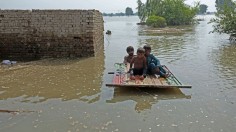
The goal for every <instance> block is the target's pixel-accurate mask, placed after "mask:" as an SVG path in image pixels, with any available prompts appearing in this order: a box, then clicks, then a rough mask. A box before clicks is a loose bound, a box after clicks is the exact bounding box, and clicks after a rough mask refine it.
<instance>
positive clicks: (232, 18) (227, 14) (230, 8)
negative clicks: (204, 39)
mask: <svg viewBox="0 0 236 132" xmlns="http://www.w3.org/2000/svg"><path fill="white" fill-rule="evenodd" d="M229 3H231V4H229ZM218 7H220V8H217V13H216V14H215V15H216V18H214V19H211V21H210V22H209V23H214V25H213V31H211V32H212V33H213V32H217V33H220V34H221V33H226V34H230V35H231V36H234V35H236V3H235V2H233V1H232V0H224V4H223V5H220V6H219V5H218Z"/></svg>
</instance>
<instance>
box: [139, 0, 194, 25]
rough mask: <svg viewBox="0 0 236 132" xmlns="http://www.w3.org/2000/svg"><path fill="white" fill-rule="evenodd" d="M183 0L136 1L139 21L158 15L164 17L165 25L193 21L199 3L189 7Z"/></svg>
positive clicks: (183, 23) (184, 23)
mask: <svg viewBox="0 0 236 132" xmlns="http://www.w3.org/2000/svg"><path fill="white" fill-rule="evenodd" d="M184 1H185V0H147V1H146V3H145V4H143V3H142V2H141V1H140V0H138V1H137V3H138V8H137V9H138V14H139V18H140V19H141V21H144V20H146V19H147V18H148V17H150V16H153V15H155V16H160V17H163V18H165V19H166V22H167V25H186V24H191V23H192V22H193V18H194V17H195V15H196V14H197V11H198V9H199V3H196V5H195V6H194V7H190V6H189V5H186V4H185V3H184Z"/></svg>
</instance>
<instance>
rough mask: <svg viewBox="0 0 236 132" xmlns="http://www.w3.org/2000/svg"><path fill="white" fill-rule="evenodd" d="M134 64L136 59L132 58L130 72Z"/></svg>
mask: <svg viewBox="0 0 236 132" xmlns="http://www.w3.org/2000/svg"><path fill="white" fill-rule="evenodd" d="M133 64H134V58H132V60H131V61H130V67H129V72H130V71H131V69H132V68H133Z"/></svg>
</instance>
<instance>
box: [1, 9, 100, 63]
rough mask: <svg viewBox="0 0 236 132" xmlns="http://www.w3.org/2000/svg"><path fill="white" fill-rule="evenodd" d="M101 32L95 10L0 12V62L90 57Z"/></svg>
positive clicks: (95, 48) (97, 13) (95, 51)
mask: <svg viewBox="0 0 236 132" xmlns="http://www.w3.org/2000/svg"><path fill="white" fill-rule="evenodd" d="M103 30H104V26H103V17H102V14H101V13H100V12H99V11H97V10H0V58H6V59H9V58H17V59H38V58H42V57H88V56H94V55H96V53H97V52H98V51H99V50H100V49H101V48H102V47H103V43H104V36H103Z"/></svg>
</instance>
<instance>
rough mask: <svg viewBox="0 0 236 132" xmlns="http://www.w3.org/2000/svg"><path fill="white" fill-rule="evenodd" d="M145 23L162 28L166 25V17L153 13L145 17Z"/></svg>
mask: <svg viewBox="0 0 236 132" xmlns="http://www.w3.org/2000/svg"><path fill="white" fill-rule="evenodd" d="M146 24H147V25H148V26H152V27H160V28H163V27H166V19H165V18H163V17H160V16H155V15H153V16H150V17H149V18H148V19H147V21H146Z"/></svg>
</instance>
